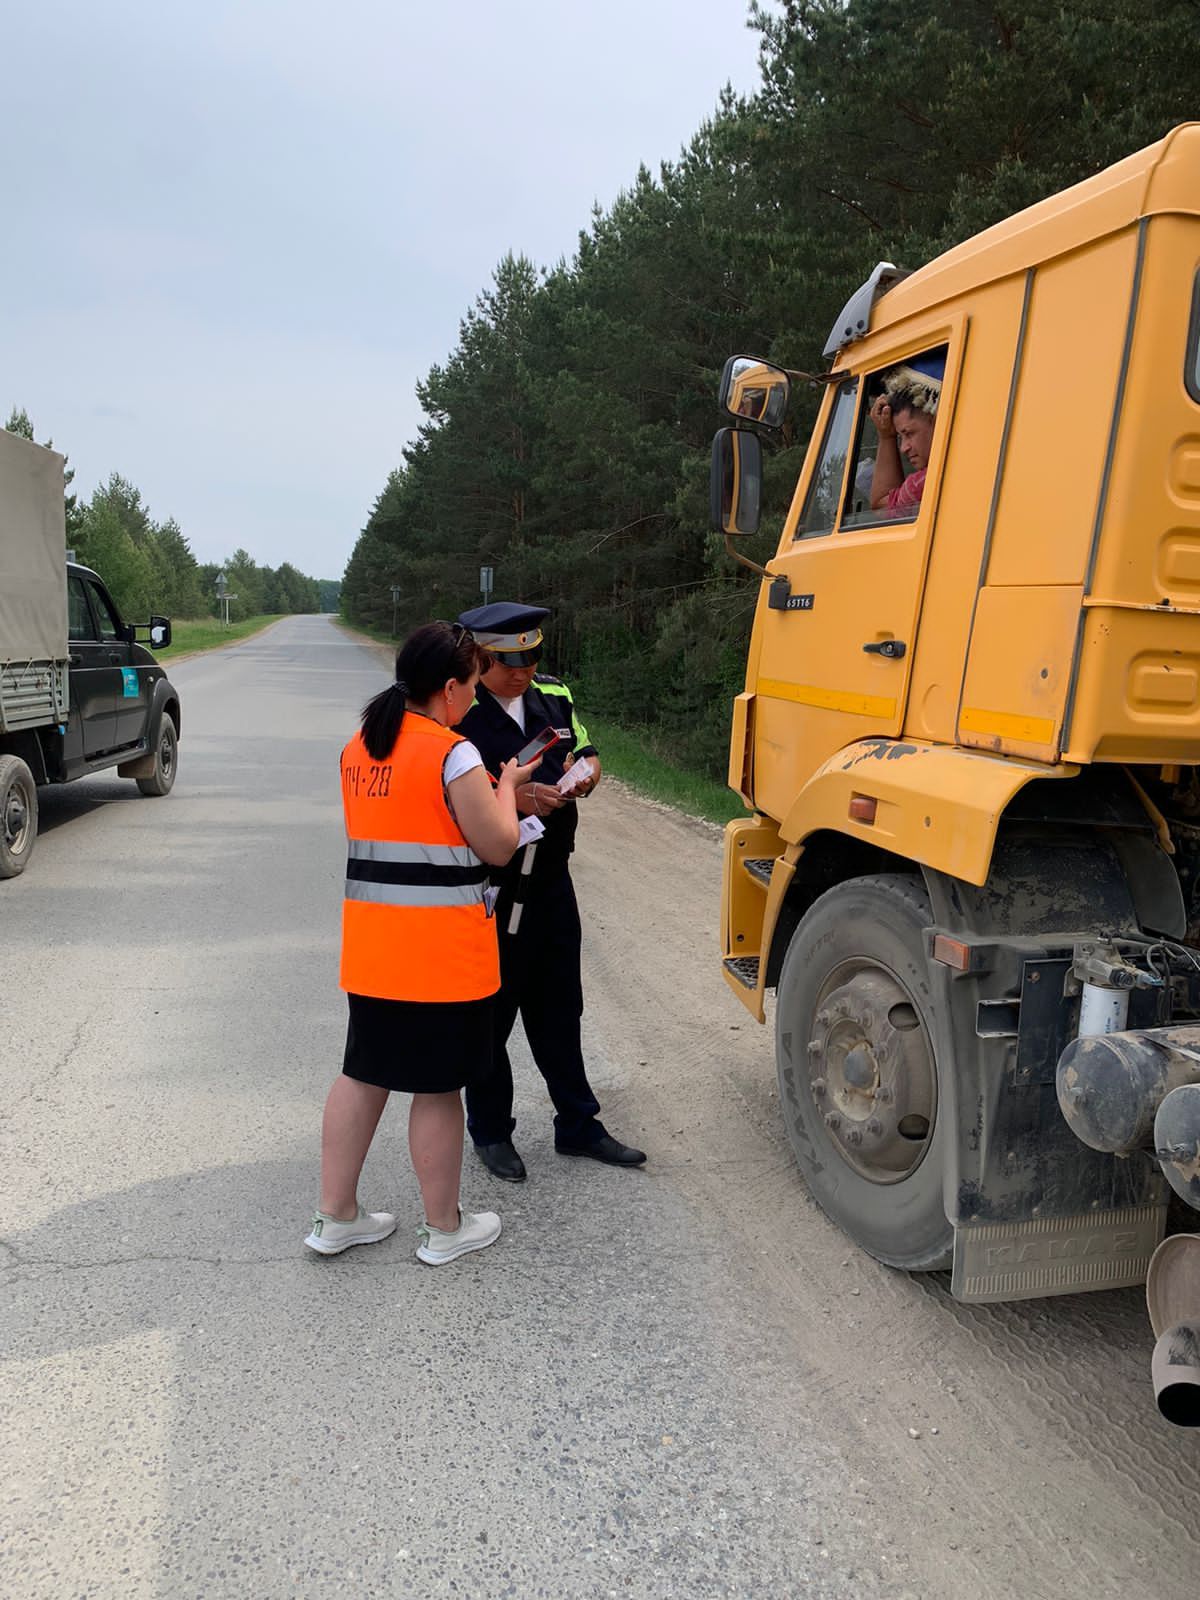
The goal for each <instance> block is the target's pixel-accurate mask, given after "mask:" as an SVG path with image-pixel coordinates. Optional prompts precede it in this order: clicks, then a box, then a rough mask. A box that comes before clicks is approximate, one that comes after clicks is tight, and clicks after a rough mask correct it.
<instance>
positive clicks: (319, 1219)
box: [304, 1206, 453, 1256]
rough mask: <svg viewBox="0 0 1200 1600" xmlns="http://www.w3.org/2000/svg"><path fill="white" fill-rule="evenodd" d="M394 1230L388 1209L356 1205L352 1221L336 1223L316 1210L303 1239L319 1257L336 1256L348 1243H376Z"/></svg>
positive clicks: (332, 1218) (394, 1225)
mask: <svg viewBox="0 0 1200 1600" xmlns="http://www.w3.org/2000/svg"><path fill="white" fill-rule="evenodd" d="M395 1231H396V1219H395V1217H394V1216H393V1215H392V1214H391V1212H390V1211H367V1210H366V1209H365V1208H364V1207H363V1206H359V1208H358V1215H357V1216H356V1217H355V1218H354V1220H353V1222H340V1221H339V1220H338V1218H337V1217H330V1216H326V1214H325V1212H323V1211H318V1212H316V1214H315V1215H314V1216H313V1220H312V1232H311V1233H310V1234H309V1236H308V1238H307V1239H305V1241H304V1242H305V1244H306V1245H307V1246H308V1248H309V1249H310V1250H316V1251H318V1252H319V1254H321V1255H323V1256H336V1255H337V1254H338V1252H339V1251H342V1250H349V1248H350V1246H351V1245H352V1244H377V1243H378V1242H379V1240H380V1239H386V1238H387V1236H388V1234H389V1233H395ZM446 1237H447V1238H452V1237H453V1235H451V1234H447V1235H446Z"/></svg>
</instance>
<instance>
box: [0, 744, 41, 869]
mask: <svg viewBox="0 0 1200 1600" xmlns="http://www.w3.org/2000/svg"><path fill="white" fill-rule="evenodd" d="M37 826H38V798H37V786H36V785H35V784H34V781H33V773H32V772H30V770H29V768H28V767H27V766H26V765H25V763H24V762H23V761H22V760H21V759H20V758H19V757H18V756H0V878H15V877H16V876H17V875H18V874H19V873H22V872H24V871H25V868H26V867H27V866H28V865H29V858H30V856H31V855H32V854H33V842H34V840H35V839H36V838H37Z"/></svg>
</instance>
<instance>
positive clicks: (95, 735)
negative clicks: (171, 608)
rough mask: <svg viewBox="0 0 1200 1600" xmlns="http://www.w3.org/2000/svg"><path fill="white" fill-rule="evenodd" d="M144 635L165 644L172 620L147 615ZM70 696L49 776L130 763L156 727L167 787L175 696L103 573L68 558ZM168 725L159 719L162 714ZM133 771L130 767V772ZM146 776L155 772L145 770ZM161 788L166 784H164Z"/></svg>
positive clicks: (175, 729) (175, 728) (176, 721)
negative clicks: (57, 766)
mask: <svg viewBox="0 0 1200 1600" xmlns="http://www.w3.org/2000/svg"><path fill="white" fill-rule="evenodd" d="M145 631H146V632H147V634H148V638H149V642H150V643H151V644H152V645H154V646H155V647H157V648H158V649H163V648H165V647H166V645H168V644H169V643H170V639H171V626H170V623H169V622H168V621H167V620H166V618H164V617H155V618H152V619H151V621H150V623H149V625H148V627H147V629H146V630H145ZM67 642H68V647H69V650H70V656H69V680H68V681H69V704H70V712H69V715H68V719H67V726H66V733H65V735H64V736H63V739H62V743H61V750H60V753H59V754H60V762H61V771H60V773H59V775H58V777H56V778H55V779H54V780H52V781H66V780H68V779H70V778H76V777H79V776H80V775H81V774H82V773H84V772H86V771H88V770H89V769H92V768H94V767H96V766H101V767H106V766H112V765H113V764H114V761H115V760H116V758H120V765H122V766H124V765H125V764H127V762H128V763H130V764H134V763H136V761H137V760H138V758H139V757H140V756H141V754H142V752H144V751H145V750H146V749H147V746H148V743H149V741H150V738H151V732H152V726H153V727H157V729H158V733H159V743H160V745H161V746H162V748H157V747H156V751H155V754H156V758H157V765H158V766H159V767H160V768H161V769H162V770H161V780H162V782H163V783H165V788H166V789H169V788H170V786H171V783H172V782H173V781H174V773H175V762H176V755H177V749H176V746H177V742H178V737H179V730H180V721H181V719H180V714H179V697H178V695H177V694H176V693H175V692H174V690H173V689H172V688H171V685H170V683H169V681H168V679H167V675H166V673H165V671H164V670H163V668H162V667H161V666H159V664H158V662H157V661H156V660H155V658H154V656H153V655H152V654H151V652H150V650H149V649H147V648H146V646H145V645H144V644H142V643H140V642H139V641H138V639H137V629H136V628H135V627H134V626H132V625H130V624H128V623H125V622H123V621H122V619H121V616H120V613H119V612H118V610H117V607H116V605H115V604H114V602H113V599H112V596H111V595H110V594H109V592H108V590H107V588H106V587H105V584H104V580H103V579H102V578H101V577H100V575H99V574H98V573H96V572H93V571H92V570H91V569H90V568H88V567H82V566H78V565H77V564H75V563H74V562H68V563H67ZM164 713H165V715H166V716H167V719H168V721H169V722H170V725H171V726H170V729H166V728H164V727H163V726H162V718H163V715H164ZM129 775H130V776H134V774H129ZM146 776H153V775H152V774H146ZM164 792H165V789H164Z"/></svg>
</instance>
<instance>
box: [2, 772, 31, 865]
mask: <svg viewBox="0 0 1200 1600" xmlns="http://www.w3.org/2000/svg"><path fill="white" fill-rule="evenodd" d="M28 826H29V812H28V810H27V809H26V806H25V797H24V795H23V794H22V793H21V786H20V784H17V783H14V784H12V785H11V786H10V787H9V790H8V793H7V794H6V795H5V796H4V842H5V844H6V845H7V846H8V848H9V849H10V850H16V849H17V848H19V846H20V845H21V843H22V841H23V840H24V837H25V830H26V828H27V827H28Z"/></svg>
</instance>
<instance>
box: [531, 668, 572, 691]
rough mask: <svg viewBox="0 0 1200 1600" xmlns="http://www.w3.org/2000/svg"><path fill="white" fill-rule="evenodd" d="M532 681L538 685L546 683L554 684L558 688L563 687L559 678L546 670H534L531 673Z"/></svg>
mask: <svg viewBox="0 0 1200 1600" xmlns="http://www.w3.org/2000/svg"><path fill="white" fill-rule="evenodd" d="M533 681H534V683H536V684H537V685H538V686H539V687H540V686H541V685H543V684H547V683H551V684H555V685H556V686H557V687H558V688H560V689H561V688H563V687H565V685H564V684H563V681H562V679H561V678H553V677H551V675H550V674H549V673H548V672H535V673H534V675H533Z"/></svg>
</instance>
